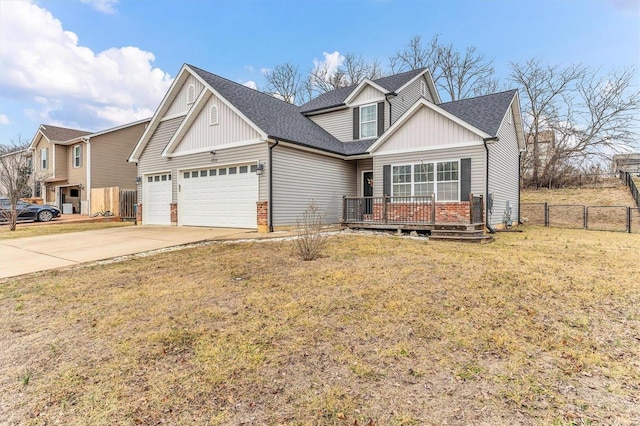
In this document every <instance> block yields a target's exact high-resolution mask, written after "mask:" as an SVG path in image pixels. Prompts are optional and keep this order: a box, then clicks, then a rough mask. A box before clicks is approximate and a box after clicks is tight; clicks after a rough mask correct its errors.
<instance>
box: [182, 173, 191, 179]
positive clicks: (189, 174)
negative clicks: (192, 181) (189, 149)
mask: <svg viewBox="0 0 640 426" xmlns="http://www.w3.org/2000/svg"><path fill="white" fill-rule="evenodd" d="M182 177H184V178H185V179H189V178H190V177H191V173H190V172H184V174H183V175H182Z"/></svg>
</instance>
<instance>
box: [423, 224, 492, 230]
mask: <svg viewBox="0 0 640 426" xmlns="http://www.w3.org/2000/svg"><path fill="white" fill-rule="evenodd" d="M432 229H433V230H434V231H451V230H453V231H484V223H436V224H434V225H433V228H432Z"/></svg>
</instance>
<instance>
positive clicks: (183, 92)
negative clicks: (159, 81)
mask: <svg viewBox="0 0 640 426" xmlns="http://www.w3.org/2000/svg"><path fill="white" fill-rule="evenodd" d="M191 84H193V86H194V87H195V98H196V99H197V98H198V95H200V92H201V91H202V89H204V85H203V84H202V83H201V82H200V80H198V79H197V78H196V77H194V76H193V75H190V76H189V77H188V78H187V81H185V83H184V85H183V86H182V87H181V88H180V92H178V95H177V96H176V98H175V99H174V100H173V102H172V103H171V106H170V107H169V109H168V110H167V113H166V114H165V115H164V116H165V117H170V116H172V115H176V114H182V113H185V112H187V110H188V109H189V107H190V106H191V105H192V104H190V103H188V102H187V92H188V90H189V85H191Z"/></svg>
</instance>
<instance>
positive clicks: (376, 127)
mask: <svg viewBox="0 0 640 426" xmlns="http://www.w3.org/2000/svg"><path fill="white" fill-rule="evenodd" d="M370 106H373V107H375V113H374V114H373V120H369V121H365V123H373V124H374V132H373V135H372V136H366V137H363V136H362V124H363V122H362V109H363V108H367V107H370ZM377 137H378V104H377V103H376V102H373V103H371V102H369V103H368V104H364V105H362V106H360V107H358V140H366V139H374V138H377Z"/></svg>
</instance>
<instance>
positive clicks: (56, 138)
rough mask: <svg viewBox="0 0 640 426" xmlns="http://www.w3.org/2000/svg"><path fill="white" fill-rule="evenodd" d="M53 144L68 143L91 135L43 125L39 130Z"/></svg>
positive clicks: (85, 132)
mask: <svg viewBox="0 0 640 426" xmlns="http://www.w3.org/2000/svg"><path fill="white" fill-rule="evenodd" d="M39 130H40V131H41V132H42V133H43V134H44V135H45V136H46V137H47V139H49V140H50V141H51V142H66V141H68V140H71V139H75V138H78V137H80V136H86V135H90V134H91V132H87V131H86V130H76V129H67V128H66V127H57V126H52V125H50V124H41V125H40V129H39Z"/></svg>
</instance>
